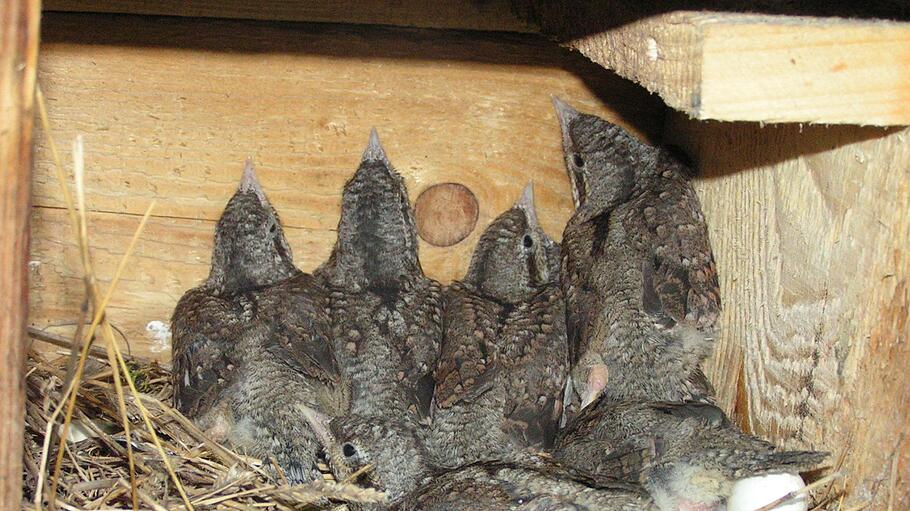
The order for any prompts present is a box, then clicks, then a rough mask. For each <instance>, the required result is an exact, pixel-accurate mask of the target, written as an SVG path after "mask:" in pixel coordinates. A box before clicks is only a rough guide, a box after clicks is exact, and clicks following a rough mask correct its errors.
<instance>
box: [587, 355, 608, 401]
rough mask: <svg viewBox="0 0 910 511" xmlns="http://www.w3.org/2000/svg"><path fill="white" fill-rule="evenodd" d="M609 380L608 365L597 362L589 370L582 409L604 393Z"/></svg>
mask: <svg viewBox="0 0 910 511" xmlns="http://www.w3.org/2000/svg"><path fill="white" fill-rule="evenodd" d="M608 380H609V373H608V371H607V366H606V365H604V364H596V365H594V366H593V367H591V369H590V370H589V372H588V381H587V382H586V385H585V391H584V395H583V396H581V409H582V410H583V409H585V408H586V407H587V406H588V405H589V404H591V403H593V402H594V401H597V398H598V397H600V395H601V394H602V393H603V391H604V388H606V386H607V381H608Z"/></svg>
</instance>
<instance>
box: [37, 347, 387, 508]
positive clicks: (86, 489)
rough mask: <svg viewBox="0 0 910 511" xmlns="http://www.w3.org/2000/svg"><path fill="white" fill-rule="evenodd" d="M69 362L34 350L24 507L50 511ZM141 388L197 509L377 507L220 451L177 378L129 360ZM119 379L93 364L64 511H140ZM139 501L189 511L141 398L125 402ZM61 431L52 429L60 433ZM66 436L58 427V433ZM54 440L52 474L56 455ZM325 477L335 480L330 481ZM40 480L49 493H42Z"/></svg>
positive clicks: (68, 465) (375, 496)
mask: <svg viewBox="0 0 910 511" xmlns="http://www.w3.org/2000/svg"><path fill="white" fill-rule="evenodd" d="M68 359H69V357H67V356H46V355H42V354H40V353H37V352H35V351H32V352H31V353H30V354H29V357H28V361H27V364H28V372H27V377H26V393H27V402H26V427H25V435H26V438H25V468H26V470H25V481H24V489H25V493H24V498H25V499H27V500H28V501H29V502H30V503H32V504H31V505H30V506H29V507H28V509H34V508H36V507H37V506H36V505H35V504H34V502H35V499H36V498H39V499H40V500H43V501H44V502H43V505H44V506H47V504H48V500H49V499H48V494H49V492H50V487H51V484H50V481H49V480H48V478H41V477H40V474H41V470H40V467H41V465H42V458H44V449H43V447H44V444H45V435H46V432H47V431H48V422H49V421H50V417H51V415H52V414H53V411H54V409H55V407H56V406H57V404H58V403H59V402H60V400H61V397H62V396H63V392H64V385H63V382H64V381H65V377H66V372H67V362H68ZM127 366H128V367H129V369H130V377H131V378H132V379H133V381H134V382H135V386H136V388H137V390H138V391H139V399H141V400H142V403H143V405H144V406H145V409H146V410H147V411H148V415H149V418H150V419H151V424H152V427H153V429H154V432H155V434H156V436H157V438H158V440H159V441H160V444H161V446H162V447H163V449H164V451H165V452H166V453H167V457H168V461H169V462H170V464H171V466H172V468H173V470H174V472H175V474H176V476H177V478H178V479H179V480H180V483H181V484H182V486H183V489H184V490H185V492H186V494H187V496H188V497H189V500H190V503H191V504H192V506H193V507H194V508H196V509H250V508H254V507H255V508H257V509H260V508H261V509H300V508H316V509H323V508H324V509H331V508H334V507H337V506H338V504H337V503H342V502H376V501H380V500H381V499H382V497H383V495H382V494H381V493H379V492H377V491H375V490H371V489H365V488H359V487H357V486H354V485H352V484H341V483H336V482H334V481H332V480H329V479H326V480H324V481H318V482H315V483H312V484H309V485H297V486H289V485H288V484H287V483H286V482H285V481H284V480H283V479H282V475H281V473H280V472H276V471H275V470H274V469H273V467H274V465H271V463H270V462H269V460H257V459H254V458H250V457H246V456H243V455H242V454H239V453H236V452H233V451H231V450H230V449H227V448H225V447H223V446H220V445H218V444H216V443H214V442H212V441H211V440H210V439H208V438H206V436H205V434H204V433H203V432H202V431H200V430H199V429H198V428H196V427H195V426H194V425H193V423H192V422H191V421H189V420H187V419H186V418H185V417H183V416H182V415H181V414H180V413H179V412H178V411H176V410H175V409H173V408H172V407H171V406H170V405H169V404H168V403H170V402H171V384H170V374H169V372H168V371H167V370H165V369H164V368H162V367H161V366H159V365H158V364H157V363H154V362H151V363H148V362H139V361H135V360H129V361H128V363H127ZM112 378H113V371H112V370H111V367H110V365H109V364H108V363H107V361H101V360H90V361H89V362H88V363H87V364H86V368H85V375H84V376H83V378H82V385H81V390H80V391H79V396H78V399H77V400H76V405H75V410H74V413H73V416H72V420H71V425H70V428H69V431H70V432H69V434H68V437H69V439H68V441H67V442H66V443H65V448H64V457H63V463H62V465H61V470H60V475H59V476H58V484H57V485H56V486H57V489H56V494H55V497H56V498H55V500H56V505H57V507H58V508H60V509H67V510H70V509H112V508H120V509H129V508H131V507H132V502H131V501H132V496H131V494H132V491H131V485H130V469H129V458H128V453H127V447H126V442H127V435H126V433H125V432H124V428H123V427H122V425H121V422H120V412H119V411H118V404H117V403H118V398H117V395H116V391H115V389H114V383H113V380H112ZM125 404H126V408H127V415H128V417H129V418H130V429H131V431H130V435H129V438H131V440H132V444H131V447H132V457H133V460H134V464H135V473H136V483H137V487H138V491H137V500H138V504H139V507H141V508H143V509H156V510H162V509H186V506H185V504H184V503H183V500H182V498H181V496H180V493H179V491H178V489H177V487H176V486H175V484H174V482H173V480H172V479H171V478H170V477H169V474H168V469H167V467H165V465H164V463H163V461H162V457H161V453H160V451H159V449H158V448H157V447H156V445H155V441H154V439H153V438H152V434H151V433H150V431H149V430H148V429H147V427H146V425H145V424H144V421H143V419H142V412H141V411H140V410H139V407H138V406H137V403H136V398H135V397H134V396H132V395H127V396H126V399H125ZM54 429H55V428H52V429H51V431H53V430H54ZM59 430H60V428H56V432H57V433H59ZM53 436H54V435H51V437H52V438H51V441H50V442H49V445H50V449H49V452H48V453H47V454H48V456H47V458H46V459H47V460H50V461H47V462H45V463H46V464H47V465H49V466H50V465H51V464H52V461H53V460H54V458H55V456H56V455H57V444H58V442H57V441H56V440H55V439H54V438H53ZM326 477H327V478H329V477H330V476H328V475H326ZM39 480H41V481H40V482H41V485H42V488H41V489H42V491H41V493H40V494H39V492H38V488H39V486H38V485H39Z"/></svg>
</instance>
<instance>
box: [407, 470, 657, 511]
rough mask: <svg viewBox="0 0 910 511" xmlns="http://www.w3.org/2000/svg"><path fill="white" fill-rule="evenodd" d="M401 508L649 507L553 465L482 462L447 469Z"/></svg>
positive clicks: (582, 510) (638, 495) (546, 510)
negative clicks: (592, 484) (582, 479)
mask: <svg viewBox="0 0 910 511" xmlns="http://www.w3.org/2000/svg"><path fill="white" fill-rule="evenodd" d="M394 509H397V510H400V511H512V510H516V511H517V510H526V511H532V510H533V511H570V510H571V511H648V510H653V509H656V508H655V506H654V504H653V502H652V501H651V499H650V498H649V497H648V496H647V495H645V494H644V493H643V492H641V491H638V490H637V489H635V488H634V487H628V486H622V485H613V487H610V488H605V487H600V488H594V487H591V486H589V485H586V484H584V483H582V482H580V481H577V480H574V479H573V478H571V477H570V476H569V475H568V474H566V473H564V472H563V471H561V470H558V469H555V470H554V468H553V467H546V468H543V467H528V466H518V465H512V464H508V463H478V464H474V465H468V466H466V467H463V468H460V469H458V470H455V471H452V472H448V473H445V474H443V475H440V476H439V477H437V478H435V479H434V480H433V482H432V483H430V484H429V485H427V486H425V487H423V488H421V489H420V490H418V491H417V492H415V493H414V494H413V495H412V496H410V497H408V498H406V499H405V500H404V501H402V502H401V504H399V505H398V506H397V507H395V508H394Z"/></svg>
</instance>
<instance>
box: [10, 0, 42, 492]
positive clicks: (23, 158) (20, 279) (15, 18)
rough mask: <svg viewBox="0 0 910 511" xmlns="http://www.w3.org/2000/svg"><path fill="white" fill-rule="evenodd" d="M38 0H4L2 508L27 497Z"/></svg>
mask: <svg viewBox="0 0 910 511" xmlns="http://www.w3.org/2000/svg"><path fill="white" fill-rule="evenodd" d="M40 14H41V13H40V11H39V2H38V1H37V0H35V1H32V0H8V1H5V2H2V3H0V240H2V241H0V509H18V508H19V505H20V500H21V498H22V426H23V423H24V419H23V410H24V401H25V387H24V385H23V379H22V378H23V368H24V364H25V358H24V356H25V349H24V348H25V342H26V341H25V321H26V315H27V314H28V284H27V282H28V272H27V270H26V261H27V257H28V239H29V230H28V219H29V192H30V188H31V187H30V183H31V175H32V173H31V169H32V106H33V104H34V92H35V70H36V62H37V57H38V28H39V18H40Z"/></svg>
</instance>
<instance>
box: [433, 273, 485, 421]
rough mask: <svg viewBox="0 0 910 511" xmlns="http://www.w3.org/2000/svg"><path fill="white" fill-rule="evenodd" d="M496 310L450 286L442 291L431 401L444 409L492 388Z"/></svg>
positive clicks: (457, 286) (456, 285)
mask: <svg viewBox="0 0 910 511" xmlns="http://www.w3.org/2000/svg"><path fill="white" fill-rule="evenodd" d="M499 309H500V306H499V305H498V304H496V303H494V302H492V301H490V300H485V299H483V298H481V297H479V296H477V295H475V294H473V293H471V292H470V291H469V290H467V289H466V288H464V287H463V286H462V285H461V284H457V283H456V284H453V285H452V286H450V287H449V288H448V289H447V290H446V291H445V317H446V321H445V325H444V330H443V343H442V351H441V353H440V356H439V362H438V364H437V365H436V371H435V375H434V376H435V380H436V390H435V392H434V396H433V397H434V401H435V403H436V406H437V407H438V408H448V407H450V406H452V405H454V404H456V403H457V402H459V401H462V400H471V399H473V398H475V397H477V396H478V395H479V394H482V393H483V391H484V390H485V389H487V388H489V387H490V386H492V382H493V378H492V375H493V374H495V371H493V369H494V364H495V363H496V352H495V349H496V347H495V344H494V343H495V340H496V335H497V328H496V323H497V319H498V316H499Z"/></svg>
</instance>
